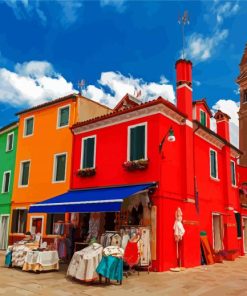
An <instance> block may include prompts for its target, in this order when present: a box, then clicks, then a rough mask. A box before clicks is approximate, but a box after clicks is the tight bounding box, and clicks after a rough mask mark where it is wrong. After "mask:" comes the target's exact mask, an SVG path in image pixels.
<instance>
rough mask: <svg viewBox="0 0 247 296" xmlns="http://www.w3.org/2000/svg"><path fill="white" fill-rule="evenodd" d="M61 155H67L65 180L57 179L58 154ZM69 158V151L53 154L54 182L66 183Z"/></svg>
mask: <svg viewBox="0 0 247 296" xmlns="http://www.w3.org/2000/svg"><path fill="white" fill-rule="evenodd" d="M60 155H65V156H66V159H65V169H64V170H65V171H64V180H61V181H56V180H55V178H56V173H57V170H56V169H57V156H60ZM67 160H68V152H61V153H56V154H54V156H53V172H52V183H64V182H66V175H67Z"/></svg>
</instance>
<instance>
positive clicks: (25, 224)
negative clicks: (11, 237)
mask: <svg viewBox="0 0 247 296" xmlns="http://www.w3.org/2000/svg"><path fill="white" fill-rule="evenodd" d="M27 213H28V210H23V218H22V219H23V233H26V229H27Z"/></svg>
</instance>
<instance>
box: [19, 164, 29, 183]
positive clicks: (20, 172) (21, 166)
mask: <svg viewBox="0 0 247 296" xmlns="http://www.w3.org/2000/svg"><path fill="white" fill-rule="evenodd" d="M25 162H29V171H28V182H27V185H22V184H21V180H22V174H23V163H25ZM30 171H31V159H27V160H21V161H20V170H19V180H18V187H20V188H25V187H28V185H29V178H30Z"/></svg>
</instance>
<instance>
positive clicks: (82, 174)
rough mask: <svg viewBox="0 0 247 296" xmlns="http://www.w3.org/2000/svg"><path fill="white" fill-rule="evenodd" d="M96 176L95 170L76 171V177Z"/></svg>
mask: <svg viewBox="0 0 247 296" xmlns="http://www.w3.org/2000/svg"><path fill="white" fill-rule="evenodd" d="M95 174H96V169H95V168H85V169H79V170H78V171H77V176H79V177H90V176H94V175H95Z"/></svg>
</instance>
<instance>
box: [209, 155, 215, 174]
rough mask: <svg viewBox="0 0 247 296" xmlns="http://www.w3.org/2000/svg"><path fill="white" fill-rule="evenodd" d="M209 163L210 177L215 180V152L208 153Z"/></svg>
mask: <svg viewBox="0 0 247 296" xmlns="http://www.w3.org/2000/svg"><path fill="white" fill-rule="evenodd" d="M210 161H211V176H212V177H214V178H216V155H215V151H212V150H211V151H210Z"/></svg>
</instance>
